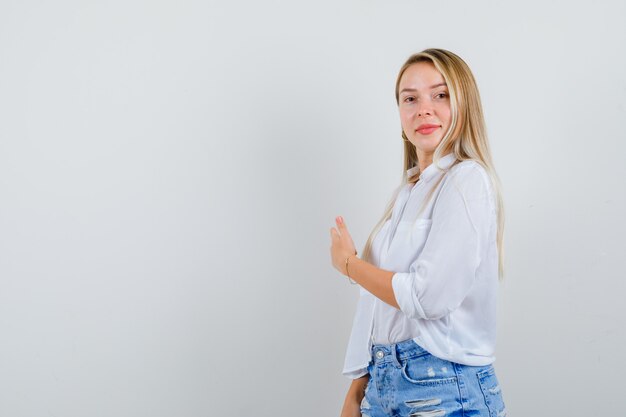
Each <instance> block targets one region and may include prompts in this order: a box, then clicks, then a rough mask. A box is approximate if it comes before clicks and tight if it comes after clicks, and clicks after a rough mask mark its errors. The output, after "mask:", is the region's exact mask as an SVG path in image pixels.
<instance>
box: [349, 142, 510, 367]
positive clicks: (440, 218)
mask: <svg viewBox="0 0 626 417" xmlns="http://www.w3.org/2000/svg"><path fill="white" fill-rule="evenodd" d="M454 162H455V157H454V155H453V154H448V155H446V156H444V157H442V158H441V159H440V160H439V162H438V166H437V165H435V164H434V163H433V164H431V165H429V166H428V167H427V168H426V169H425V170H424V172H422V173H421V175H420V179H419V181H418V182H417V183H416V184H415V185H413V184H405V185H404V186H403V187H402V188H401V189H400V191H399V193H398V196H397V198H396V201H395V203H394V207H393V213H392V215H391V219H389V220H387V221H386V222H385V223H384V224H383V226H382V228H381V229H380V231H379V232H378V234H377V235H376V237H375V239H374V241H373V242H372V263H373V264H374V265H377V266H378V267H379V268H382V269H385V270H388V271H394V272H395V273H394V275H393V277H392V282H391V283H392V287H393V292H394V295H395V298H396V300H397V302H398V305H399V306H400V310H398V309H396V308H394V307H391V306H390V305H388V304H386V303H385V302H383V301H381V300H379V299H378V298H376V297H375V296H374V295H372V294H371V293H369V292H368V291H367V290H365V289H364V288H360V297H359V302H358V305H357V311H356V314H355V317H354V322H353V325H352V333H351V335H350V340H349V342H348V349H347V352H346V358H345V363H344V369H343V374H344V375H346V376H347V377H349V378H358V377H360V376H363V375H365V374H366V373H367V365H368V363H369V361H370V359H371V357H370V349H371V345H372V343H385V344H389V343H396V342H401V341H403V340H407V339H413V340H415V342H416V343H417V344H419V345H420V346H421V347H423V348H424V349H426V350H427V351H429V352H430V353H431V354H433V355H434V356H437V357H439V358H442V359H446V360H449V361H452V362H457V363H461V364H464V365H472V366H484V365H488V364H490V363H492V362H493V361H494V360H495V357H494V349H495V339H496V296H497V286H498V251H497V245H496V231H497V230H496V218H497V215H496V206H495V198H494V194H493V188H492V185H491V181H490V178H489V176H488V175H487V173H486V171H485V169H484V168H483V167H482V166H481V165H479V164H478V163H477V162H475V161H463V162H459V163H457V164H456V165H454V166H452V167H451V165H452V164H453V163H454ZM418 169H419V168H418V167H414V168H411V169H409V170H408V171H407V177H410V176H412V175H413V174H414V173H415V172H416V171H417V170H418ZM446 171H447V172H446ZM431 191H432V194H431ZM429 195H430V198H428V196H429ZM422 205H423V208H422ZM420 208H422V210H421V211H420Z"/></svg>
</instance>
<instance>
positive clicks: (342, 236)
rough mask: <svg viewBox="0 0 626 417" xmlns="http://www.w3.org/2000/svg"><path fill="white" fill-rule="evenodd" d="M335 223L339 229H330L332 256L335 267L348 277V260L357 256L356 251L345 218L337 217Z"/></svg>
mask: <svg viewBox="0 0 626 417" xmlns="http://www.w3.org/2000/svg"><path fill="white" fill-rule="evenodd" d="M335 222H336V223H337V228H334V227H331V228H330V239H331V246H330V256H331V259H332V262H333V266H334V267H335V268H336V269H337V270H338V271H339V272H341V273H342V274H344V275H347V272H346V258H348V257H349V256H351V255H356V249H355V248H354V242H353V241H352V236H350V232H348V227H347V226H346V223H345V222H344V221H343V217H341V216H337V217H336V218H335Z"/></svg>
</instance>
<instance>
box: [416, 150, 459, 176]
mask: <svg viewBox="0 0 626 417" xmlns="http://www.w3.org/2000/svg"><path fill="white" fill-rule="evenodd" d="M454 161H456V157H455V156H454V153H449V154H447V155H445V156H442V157H441V158H440V159H439V162H438V163H437V164H435V163H434V162H433V163H432V164H430V165H428V166H427V167H426V169H425V170H424V172H422V173H421V174H420V180H423V181H428V180H430V179H431V178H432V177H434V176H435V174H436V173H437V171H443V170H446V169H448V168H450V165H452V164H453V163H454ZM419 170H420V167H419V165H416V166H414V167H413V168H410V169H408V170H407V171H406V175H407V178H411V177H412V176H413V175H415V174H417V173H418V172H419Z"/></svg>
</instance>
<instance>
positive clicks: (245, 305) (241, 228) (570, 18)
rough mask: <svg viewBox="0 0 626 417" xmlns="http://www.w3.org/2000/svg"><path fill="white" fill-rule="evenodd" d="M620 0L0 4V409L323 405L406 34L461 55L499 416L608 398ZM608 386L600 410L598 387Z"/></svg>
mask: <svg viewBox="0 0 626 417" xmlns="http://www.w3.org/2000/svg"><path fill="white" fill-rule="evenodd" d="M625 20H626V3H624V2H623V1H618V0H616V1H596V2H582V1H577V2H576V1H575V2H572V1H554V2H543V1H538V0H532V1H526V2H498V1H486V0H481V1H473V2H467V1H451V0H450V1H445V2H423V1H396V2H388V1H387V2H385V1H375V0H362V1H356V0H354V1H346V2H335V1H316V2H302V1H276V0H273V1H264V2H258V1H251V0H249V1H240V2H230V3H227V4H226V2H224V3H222V2H220V3H217V2H215V3H213V2H207V1H199V0H198V1H193V0H179V1H176V2H174V1H154V0H151V1H148V0H124V1H121V0H114V1H107V2H104V1H101V2H95V1H70V0H61V1H56V2H50V1H17V0H2V1H1V2H0V335H1V338H0V416H2V417H20V416H25V417H39V416H41V417H84V416H90V417H100V416H107V417H126V416H128V417H140V416H146V417H148V416H149V417H166V416H167V417H173V416H177V417H178V416H181V417H195V416H244V415H255V416H272V417H275V416H293V415H299V416H317V415H325V416H333V415H338V414H339V410H340V407H341V403H342V401H343V397H344V395H345V391H346V389H347V386H348V383H349V381H348V380H347V379H345V378H343V377H342V376H341V374H340V371H341V367H342V364H343V355H344V349H345V346H346V343H347V340H348V334H349V330H350V326H351V322H352V315H353V312H354V308H355V303H356V299H357V288H356V287H355V286H351V285H349V284H348V283H347V280H346V279H345V278H342V277H341V276H340V275H339V274H338V273H336V272H334V270H333V269H332V267H331V266H330V258H329V246H330V240H329V229H330V227H332V226H333V219H334V217H335V216H336V215H340V214H341V215H343V216H344V217H345V218H346V221H347V223H348V226H349V227H350V229H351V231H352V234H353V236H354V239H355V241H356V242H357V245H358V246H359V247H360V246H362V244H363V243H364V241H365V239H366V237H367V234H368V233H369V230H370V229H371V227H372V226H373V225H374V223H375V222H376V220H377V219H378V217H379V216H380V214H381V213H382V209H383V207H384V205H385V203H386V202H387V200H388V198H389V197H390V194H391V191H392V189H393V187H394V186H396V185H397V184H398V182H399V180H400V175H401V172H402V167H401V146H402V145H401V143H402V142H401V139H400V136H399V133H400V124H399V119H398V115H397V112H396V107H395V102H394V97H393V88H394V81H395V76H396V73H397V71H398V69H399V67H400V66H401V64H402V63H403V61H404V59H406V58H407V57H408V56H409V55H410V54H411V53H413V52H416V51H419V50H421V49H424V48H426V47H443V48H446V49H450V50H452V51H454V52H456V53H458V54H459V55H460V56H462V57H463V58H464V59H465V60H466V61H467V62H468V64H469V65H470V67H471V68H472V69H473V70H474V72H475V76H476V78H477V80H478V83H479V87H480V89H481V94H482V98H483V104H484V108H485V113H486V118H487V123H488V127H489V133H490V137H491V140H492V146H493V151H494V157H495V160H496V163H497V168H498V170H499V173H500V175H501V177H502V182H503V184H504V189H505V198H506V203H507V229H506V255H507V271H508V276H507V278H506V281H505V282H504V284H503V285H502V286H501V294H500V295H501V304H500V312H499V314H500V315H499V342H498V343H499V345H498V352H497V355H498V360H497V363H496V368H497V370H498V373H499V377H500V380H501V383H502V385H503V388H504V395H505V400H506V401H507V405H508V409H509V415H510V416H555V415H568V416H587V415H616V413H619V411H618V410H621V408H622V406H621V397H622V390H623V384H622V382H621V381H622V378H621V376H622V374H623V373H624V371H625V370H626V366H625V365H626V364H625V360H624V355H623V353H622V351H623V344H624V338H625V336H626V330H625V326H624V317H625V303H624V301H623V298H624V292H625V290H626V285H625V283H624V282H625V278H626V277H625V274H624V272H623V271H624V267H623V264H624V252H625V249H626V245H625V243H624V236H625V235H626V222H625V221H624V219H623V213H624V212H626V198H625V197H626V187H625V186H624V185H625V184H624V182H625V180H624V179H625V178H626V168H625V166H626V165H625V164H624V158H623V155H624V152H625V151H626V147H625V140H626V127H625V125H624V120H626V105H625V103H626V58H625V53H624V52H625V51H626V29H624V27H625V25H624V22H625ZM618 404H619V405H618Z"/></svg>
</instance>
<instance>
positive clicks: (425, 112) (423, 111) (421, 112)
mask: <svg viewBox="0 0 626 417" xmlns="http://www.w3.org/2000/svg"><path fill="white" fill-rule="evenodd" d="M432 114H433V109H432V106H431V105H430V103H428V102H421V103H419V104H418V106H417V116H418V117H424V116H432Z"/></svg>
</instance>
